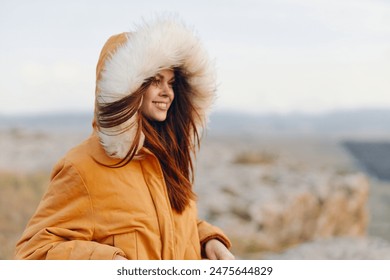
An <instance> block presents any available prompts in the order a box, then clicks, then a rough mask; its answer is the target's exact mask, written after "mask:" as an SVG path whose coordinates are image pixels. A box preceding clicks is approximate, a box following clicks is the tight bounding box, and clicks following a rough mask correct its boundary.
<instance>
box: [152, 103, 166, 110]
mask: <svg viewBox="0 0 390 280" xmlns="http://www.w3.org/2000/svg"><path fill="white" fill-rule="evenodd" d="M153 104H154V105H156V107H157V108H159V109H162V110H166V109H168V104H167V103H165V102H153Z"/></svg>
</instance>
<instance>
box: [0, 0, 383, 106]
mask: <svg viewBox="0 0 390 280" xmlns="http://www.w3.org/2000/svg"><path fill="white" fill-rule="evenodd" d="M160 12H168V13H175V14H177V15H178V16H179V17H180V18H181V19H183V20H184V21H185V22H186V23H187V24H188V25H190V26H192V27H193V28H194V29H195V30H196V31H197V33H198V35H199V36H200V37H201V39H202V40H203V42H204V44H205V45H206V48H207V49H208V50H209V53H210V55H211V56H212V57H213V58H214V59H215V61H216V65H217V69H218V84H219V88H218V100H217V103H216V105H215V110H227V109H229V110H230V109H233V110H238V111H245V112H254V113H266V112H280V113H286V112H292V111H300V112H322V111H327V110H334V109H351V108H361V107H389V108H390V16H389V15H390V1H386V0H383V1H381V0H318V1H317V0H272V1H271V0H270V1H265V0H253V1H250V0H237V1H228V0H224V1H223V0H217V1H212V0H205V1H203V0H197V1H173V0H171V1H169V0H165V1H157V0H156V1H140V0H137V1H126V0H110V1H96V0H95V1H92V0H90V1H82V0H79V1H71V0H67V1H49V0H47V1H44V0H35V1H29V0H25V1H18V0H8V1H5V0H0V40H1V44H0V75H1V80H0V97H1V99H0V114H16V113H31V112H33V113H38V112H53V111H88V112H92V110H93V104H94V87H95V66H96V62H97V59H98V55H99V52H100V49H101V47H102V46H103V44H104V42H105V41H106V39H107V38H108V37H109V36H110V35H112V34H115V33H119V32H123V31H131V30H132V28H133V27H134V25H135V24H137V23H139V21H140V20H141V19H142V18H146V19H148V18H150V17H152V16H154V15H155V14H156V13H160Z"/></svg>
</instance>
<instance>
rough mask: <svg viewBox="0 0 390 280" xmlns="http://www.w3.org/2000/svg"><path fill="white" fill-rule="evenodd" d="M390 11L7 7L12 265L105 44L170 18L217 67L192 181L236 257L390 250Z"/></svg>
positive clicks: (387, 254)
mask: <svg viewBox="0 0 390 280" xmlns="http://www.w3.org/2000/svg"><path fill="white" fill-rule="evenodd" d="M389 14H390V2H389V1H385V0H316V1H312V0H274V1H263V0H256V1H254V0H214V1H208V0H197V1H179V0H166V1H158V0H148V1H127V0H113V1H103V0H84V1H50V0H36V1H28V0H19V1H0V38H1V40H2V41H1V44H0V76H1V77H2V80H1V83H0V147H1V152H0V259H9V258H12V252H13V249H14V245H15V242H16V241H17V239H18V238H19V236H20V235H21V232H22V230H23V228H24V227H25V225H26V223H27V220H28V219H29V217H30V216H31V215H32V213H33V212H34V211H35V209H36V207H37V204H38V202H39V200H40V198H41V196H42V193H43V192H44V191H45V189H46V188H47V184H48V179H49V174H50V170H51V168H52V166H53V164H54V163H55V162H56V161H57V160H58V159H59V158H60V157H61V156H62V155H63V154H64V153H66V151H67V150H68V149H69V148H71V147H72V146H73V145H76V144H77V143H79V142H80V141H82V140H83V139H84V138H86V137H88V135H89V134H90V133H91V121H92V112H93V110H94V92H95V70H96V69H95V67H96V63H97V60H98V57H99V53H100V50H101V48H102V46H103V44H104V43H105V42H106V40H107V39H108V38H109V37H110V36H112V35H113V34H117V33H121V32H127V31H133V30H134V28H135V27H136V26H137V25H139V24H141V23H142V22H143V21H145V20H146V21H148V20H151V19H153V18H156V17H158V16H161V15H162V16H163V17H164V16H168V17H176V18H178V19H179V20H182V21H183V22H184V23H185V24H186V25H187V26H188V27H189V28H191V29H193V30H194V31H195V32H196V35H198V36H199V38H200V39H201V41H202V43H203V44H204V46H205V47H206V49H207V51H208V52H209V54H210V58H211V59H212V61H213V62H215V66H216V70H217V73H216V74H217V85H218V91H217V99H216V102H215V107H214V108H213V110H212V111H213V112H214V113H213V114H212V115H211V117H210V123H209V128H208V130H207V133H206V135H205V137H204V139H203V142H202V146H201V150H200V153H199V155H198V158H197V166H196V168H197V169H196V172H197V173H196V181H195V186H194V188H195V189H196V192H197V193H198V195H199V201H198V204H199V215H200V216H201V217H202V218H205V219H206V220H208V221H210V222H212V223H214V224H216V225H218V226H220V227H221V228H222V229H223V230H224V231H225V232H226V233H227V235H228V236H229V237H230V238H231V240H232V241H233V248H232V250H233V252H234V253H235V254H236V256H237V258H248V259H297V258H298V259H299V258H300V259H390V246H389V242H390V237H389V236H390V225H389V221H390V217H389V213H390V206H389V205H390V203H389V202H390V194H389V192H390V182H389V177H390V175H389V174H390V170H389V168H390V155H389V153H390V152H389V149H390V144H389V143H390V98H389V93H390V79H389V77H390V17H389V16H388V15H389ZM85 112H89V113H85Z"/></svg>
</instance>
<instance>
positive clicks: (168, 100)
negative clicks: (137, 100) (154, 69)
mask: <svg viewBox="0 0 390 280" xmlns="http://www.w3.org/2000/svg"><path fill="white" fill-rule="evenodd" d="M174 82H175V74H174V72H173V70H171V69H165V70H161V71H160V72H158V73H157V75H156V76H155V77H154V78H153V81H152V83H151V84H150V85H149V87H148V88H147V90H146V92H145V94H144V96H143V101H142V105H141V112H142V114H143V115H144V116H145V117H147V118H148V119H150V120H152V121H160V122H162V121H165V119H166V118H167V113H168V109H169V107H170V106H171V104H172V101H173V99H174V97H175V94H174V92H173V83H174Z"/></svg>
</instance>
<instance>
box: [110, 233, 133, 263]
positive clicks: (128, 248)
mask: <svg viewBox="0 0 390 280" xmlns="http://www.w3.org/2000/svg"><path fill="white" fill-rule="evenodd" d="M114 246H115V247H117V248H120V249H122V250H123V252H124V253H125V254H126V258H127V259H129V260H138V245H137V232H136V231H132V232H128V233H122V234H117V235H115V236H114Z"/></svg>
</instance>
